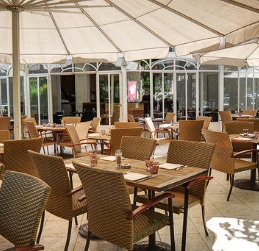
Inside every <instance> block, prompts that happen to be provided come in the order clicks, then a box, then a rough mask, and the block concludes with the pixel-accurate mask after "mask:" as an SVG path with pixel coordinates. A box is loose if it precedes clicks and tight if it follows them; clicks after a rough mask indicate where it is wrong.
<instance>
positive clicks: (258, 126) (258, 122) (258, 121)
mask: <svg viewBox="0 0 259 251" xmlns="http://www.w3.org/2000/svg"><path fill="white" fill-rule="evenodd" d="M236 120H237V122H254V131H257V132H258V131H259V119H248V118H237V119H236Z"/></svg>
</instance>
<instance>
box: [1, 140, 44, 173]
mask: <svg viewBox="0 0 259 251" xmlns="http://www.w3.org/2000/svg"><path fill="white" fill-rule="evenodd" d="M42 142H43V138H38V139H21V140H7V141H5V142H4V164H5V169H6V170H11V171H16V172H21V173H27V174H30V175H32V176H35V177H38V173H37V170H36V168H35V166H34V164H33V163H32V161H31V159H30V157H29V155H28V150H32V151H34V152H40V149H41V146H42Z"/></svg>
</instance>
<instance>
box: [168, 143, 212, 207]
mask: <svg viewBox="0 0 259 251" xmlns="http://www.w3.org/2000/svg"><path fill="white" fill-rule="evenodd" d="M214 148H215V146H214V145H213V144H205V143H202V142H195V141H186V140H172V141H171V142H170V144H169V148H168V154H167V160H166V162H167V163H174V164H181V165H184V166H186V165H187V166H192V167H199V168H203V169H208V170H209V168H210V163H211V160H212V156H213V151H214ZM205 188H206V181H204V180H202V181H199V182H196V183H195V184H193V185H192V186H191V187H190V193H191V194H193V195H195V196H197V197H199V199H200V201H201V204H203V203H204V195H205ZM174 191H175V190H174ZM179 191H180V192H184V189H182V187H181V188H179Z"/></svg>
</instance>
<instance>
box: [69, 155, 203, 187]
mask: <svg viewBox="0 0 259 251" xmlns="http://www.w3.org/2000/svg"><path fill="white" fill-rule="evenodd" d="M103 156H105V155H103ZM106 156H107V155H106ZM160 160H161V159H160ZM164 160H165V159H164ZM72 162H75V163H83V164H87V165H90V157H89V156H86V157H82V158H77V159H70V160H65V163H66V164H69V163H72ZM122 164H131V169H122V168H117V167H116V162H115V161H108V160H102V159H98V164H97V166H96V168H99V169H103V170H109V171H115V172H123V173H128V172H133V173H140V174H145V175H150V172H149V170H148V169H147V168H146V164H145V161H140V160H134V159H123V160H122ZM161 164H162V162H161ZM207 173H208V170H206V169H202V168H197V167H183V168H181V169H179V170H167V169H162V168H159V171H158V174H157V175H156V176H155V177H151V175H150V178H149V179H147V180H143V181H141V180H140V181H138V180H136V181H129V180H126V184H127V185H130V186H134V187H139V188H143V189H149V190H153V191H158V192H162V191H166V190H169V189H172V188H174V187H176V186H179V185H183V184H185V183H188V182H190V181H192V180H194V179H196V178H198V177H200V176H203V175H207Z"/></svg>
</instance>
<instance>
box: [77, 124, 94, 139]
mask: <svg viewBox="0 0 259 251" xmlns="http://www.w3.org/2000/svg"><path fill="white" fill-rule="evenodd" d="M91 123H92V121H87V122H80V123H77V124H76V131H77V134H78V137H79V140H81V139H87V138H88V130H89V128H90V125H91Z"/></svg>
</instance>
